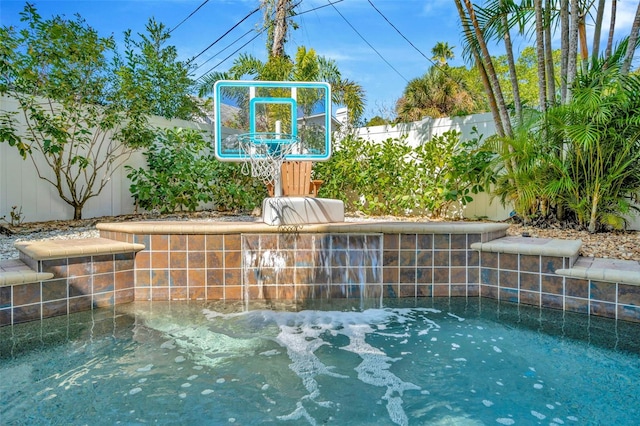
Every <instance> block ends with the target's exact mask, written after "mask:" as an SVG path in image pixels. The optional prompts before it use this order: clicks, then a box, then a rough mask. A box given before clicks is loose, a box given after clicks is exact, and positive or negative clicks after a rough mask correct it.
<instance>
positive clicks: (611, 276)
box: [556, 257, 640, 285]
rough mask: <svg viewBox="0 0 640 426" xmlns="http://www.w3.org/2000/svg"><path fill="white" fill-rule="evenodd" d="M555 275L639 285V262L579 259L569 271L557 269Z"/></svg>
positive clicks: (591, 258)
mask: <svg viewBox="0 0 640 426" xmlns="http://www.w3.org/2000/svg"><path fill="white" fill-rule="evenodd" d="M556 274H558V275H563V276H565V277H572V278H583V279H589V280H595V281H606V282H613V283H622V284H633V285H640V262H637V261H635V260H621V259H602V258H593V257H580V258H579V259H578V261H577V262H576V263H575V264H574V265H573V266H572V267H571V268H570V269H558V270H557V271H556Z"/></svg>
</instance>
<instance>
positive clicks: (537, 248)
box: [471, 236, 582, 258]
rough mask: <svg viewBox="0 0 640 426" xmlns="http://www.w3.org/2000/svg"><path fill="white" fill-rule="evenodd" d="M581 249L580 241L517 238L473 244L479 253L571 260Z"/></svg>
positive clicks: (473, 247)
mask: <svg viewBox="0 0 640 426" xmlns="http://www.w3.org/2000/svg"><path fill="white" fill-rule="evenodd" d="M580 247H582V241H580V240H559V239H550V238H531V237H516V236H513V237H504V238H498V239H496V240H492V241H489V242H486V243H473V244H471V248H472V249H474V250H478V251H486V252H493V253H510V254H529V255H536V256H554V257H570V258H577V257H578V253H579V252H580Z"/></svg>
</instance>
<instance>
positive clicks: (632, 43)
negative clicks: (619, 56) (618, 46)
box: [620, 3, 640, 75]
mask: <svg viewBox="0 0 640 426" xmlns="http://www.w3.org/2000/svg"><path fill="white" fill-rule="evenodd" d="M639 32H640V3H638V8H637V9H636V17H635V19H634V20H633V25H632V26H631V33H630V34H629V44H627V53H626V54H625V56H624V62H623V63H622V68H621V69H620V74H622V75H626V74H629V70H630V68H631V61H632V60H633V53H634V52H635V51H636V43H637V42H638V33H639Z"/></svg>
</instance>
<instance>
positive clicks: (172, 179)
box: [126, 128, 267, 213]
mask: <svg viewBox="0 0 640 426" xmlns="http://www.w3.org/2000/svg"><path fill="white" fill-rule="evenodd" d="M144 155H145V156H146V157H147V168H140V169H133V168H132V167H130V166H126V167H127V169H128V170H129V174H128V175H127V177H128V178H129V179H130V180H131V182H132V184H131V186H130V188H129V189H130V191H131V194H132V195H133V197H134V199H135V200H136V205H137V206H138V207H141V208H143V209H145V210H149V211H151V210H158V211H159V212H161V213H171V212H174V211H176V210H179V211H183V210H188V211H195V210H197V209H198V208H201V207H202V205H203V204H206V203H210V202H213V203H214V204H215V207H216V208H217V209H218V210H240V211H243V210H251V209H253V208H254V207H255V206H257V205H258V204H259V203H260V202H261V201H262V199H263V198H264V197H266V195H267V191H266V187H265V186H264V185H263V184H262V183H261V182H260V181H258V180H257V179H254V178H252V177H251V176H247V175H246V174H244V173H243V172H242V165H240V164H235V163H223V162H220V161H218V160H217V159H216V158H215V157H214V156H213V155H211V153H210V149H209V145H208V143H207V142H206V141H205V140H204V139H203V137H202V134H201V133H200V132H198V131H195V130H190V129H177V128H175V129H167V130H164V131H163V132H160V136H159V137H158V139H156V140H155V141H154V143H153V144H152V146H151V147H150V148H149V149H148V151H147V152H145V153H144Z"/></svg>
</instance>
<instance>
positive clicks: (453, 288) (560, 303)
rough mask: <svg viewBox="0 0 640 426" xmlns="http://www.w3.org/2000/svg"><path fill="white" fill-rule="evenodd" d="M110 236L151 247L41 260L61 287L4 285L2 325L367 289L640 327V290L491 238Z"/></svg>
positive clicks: (351, 294) (374, 293)
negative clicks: (123, 307)
mask: <svg viewBox="0 0 640 426" xmlns="http://www.w3.org/2000/svg"><path fill="white" fill-rule="evenodd" d="M101 236H102V237H104V238H110V239H113V240H118V241H125V242H135V243H142V244H144V245H145V247H146V249H145V250H143V251H140V252H138V253H137V254H127V255H103V256H87V257H82V258H72V259H61V260H55V261H41V262H38V263H37V264H35V265H33V266H34V267H35V268H38V269H37V270H38V271H51V272H53V273H54V274H55V276H54V279H52V280H48V281H43V282H38V283H29V284H20V285H13V286H6V287H0V324H1V325H7V324H11V323H19V322H24V321H29V320H37V319H40V318H46V317H50V316H56V315H64V314H66V313H72V312H77V311H80V310H85V309H91V308H92V307H102V306H112V305H114V304H120V303H128V302H131V301H134V300H158V301H166V300H246V299H247V298H248V299H249V300H254V299H287V300H294V301H304V300H308V299H324V298H326V299H328V298H359V297H360V296H361V295H362V291H363V289H367V290H366V291H367V293H366V294H365V296H367V297H378V296H380V295H381V296H383V297H389V298H396V297H443V296H444V297H477V296H482V297H488V298H493V299H499V300H506V301H510V302H515V303H523V304H527V305H533V306H541V307H545V308H554V309H565V310H568V311H574V312H581V313H585V314H592V315H599V316H605V317H610V318H618V319H623V320H627V321H635V322H640V287H639V286H634V285H627V284H619V283H605V282H596V281H589V280H581V279H576V278H569V277H563V276H559V275H556V274H555V273H554V271H555V270H557V269H559V268H562V267H564V268H567V267H569V266H570V265H568V264H567V263H568V262H569V259H568V258H562V257H549V256H534V255H518V254H505V253H490V252H478V251H475V250H472V249H470V248H469V247H471V244H473V243H476V242H479V241H487V240H491V239H493V238H494V237H496V236H494V235H491V233H461V234H459V233H412V232H409V233H395V232H389V233H387V232H353V233H289V234H287V233H243V234H240V233H229V234H179V233H174V234H169V233H167V234H160V233H156V234H144V235H140V234H133V233H126V232H114V231H101ZM500 236H501V235H497V237H500ZM274 253H278V254H277V255H275V254H274ZM25 260H26V261H28V259H25ZM258 266H259V267H258ZM360 268H362V269H360ZM363 283H364V285H363Z"/></svg>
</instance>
